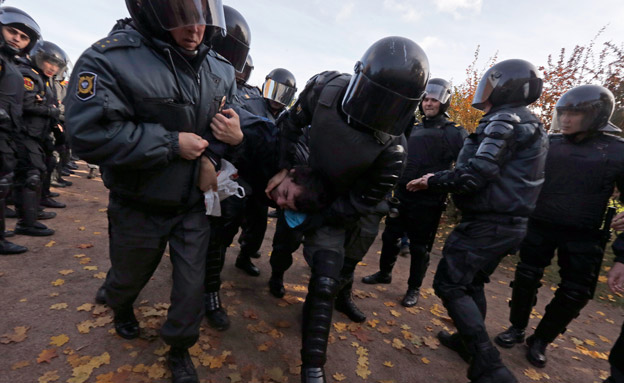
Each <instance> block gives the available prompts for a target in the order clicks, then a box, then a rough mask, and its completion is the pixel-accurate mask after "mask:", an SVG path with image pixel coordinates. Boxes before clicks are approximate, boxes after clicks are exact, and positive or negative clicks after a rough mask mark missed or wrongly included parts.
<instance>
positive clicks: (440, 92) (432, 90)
mask: <svg viewBox="0 0 624 383" xmlns="http://www.w3.org/2000/svg"><path fill="white" fill-rule="evenodd" d="M425 97H427V98H433V99H435V100H438V101H440V104H446V102H447V101H448V100H449V98H451V91H450V89H448V88H446V87H444V86H442V85H438V84H427V88H426V89H425Z"/></svg>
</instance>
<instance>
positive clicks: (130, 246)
mask: <svg viewBox="0 0 624 383" xmlns="http://www.w3.org/2000/svg"><path fill="white" fill-rule="evenodd" d="M120 202H121V201H118V200H116V199H114V198H111V200H110V202H109V205H108V222H109V238H110V259H111V268H110V271H109V275H108V276H107V280H106V294H107V301H108V305H109V306H110V307H111V308H112V309H113V310H116V309H119V308H122V307H127V306H128V305H132V304H133V302H134V301H135V300H136V298H137V296H138V295H139V293H140V291H141V289H143V287H144V286H145V285H146V284H147V282H148V281H149V279H150V278H151V277H152V274H153V273H154V271H155V270H156V268H157V267H158V264H159V263H160V260H161V258H162V255H163V253H164V251H165V247H166V246H167V244H169V251H170V254H171V257H170V259H171V263H172V265H173V275H172V278H173V286H172V288H171V296H170V298H171V306H170V307H169V312H168V314H167V320H166V321H165V323H164V324H163V326H162V328H161V331H160V333H161V336H162V338H163V339H164V341H165V342H166V343H167V344H169V345H171V346H175V347H183V348H188V347H191V346H192V345H193V344H195V342H196V341H197V339H198V338H199V327H200V323H201V321H202V318H203V308H204V305H203V292H204V274H205V262H206V249H207V247H208V240H209V236H210V221H209V218H208V216H206V212H205V209H204V206H203V204H198V205H197V206H195V207H194V208H193V209H191V210H190V211H188V212H186V213H180V214H177V213H166V214H160V213H155V212H147V211H142V210H137V209H135V208H133V207H132V204H131V203H130V204H125V203H120Z"/></svg>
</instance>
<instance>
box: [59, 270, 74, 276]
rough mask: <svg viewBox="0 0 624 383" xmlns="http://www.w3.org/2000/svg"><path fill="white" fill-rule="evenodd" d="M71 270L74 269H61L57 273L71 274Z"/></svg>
mask: <svg viewBox="0 0 624 383" xmlns="http://www.w3.org/2000/svg"><path fill="white" fill-rule="evenodd" d="M73 272H74V270H61V271H59V274H61V275H69V274H71V273H73Z"/></svg>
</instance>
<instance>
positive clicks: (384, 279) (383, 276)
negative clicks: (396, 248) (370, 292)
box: [362, 271, 392, 285]
mask: <svg viewBox="0 0 624 383" xmlns="http://www.w3.org/2000/svg"><path fill="white" fill-rule="evenodd" d="M362 282H364V283H366V284H367V285H376V284H378V283H383V284H386V285H387V284H389V283H391V282H392V275H390V274H389V273H384V272H383V271H378V272H376V273H375V274H372V275H368V276H366V277H364V278H362Z"/></svg>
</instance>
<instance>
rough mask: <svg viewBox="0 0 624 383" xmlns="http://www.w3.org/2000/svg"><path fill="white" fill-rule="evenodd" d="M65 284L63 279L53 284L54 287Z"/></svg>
mask: <svg viewBox="0 0 624 383" xmlns="http://www.w3.org/2000/svg"><path fill="white" fill-rule="evenodd" d="M64 283H65V281H64V280H63V279H57V280H56V281H54V282H52V286H62V285H63V284H64Z"/></svg>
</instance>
